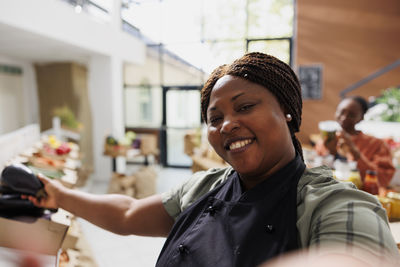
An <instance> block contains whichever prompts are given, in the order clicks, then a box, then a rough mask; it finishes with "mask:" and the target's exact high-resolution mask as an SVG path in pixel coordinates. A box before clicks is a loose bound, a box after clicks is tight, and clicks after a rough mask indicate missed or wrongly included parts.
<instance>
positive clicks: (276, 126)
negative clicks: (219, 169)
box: [207, 75, 295, 178]
mask: <svg viewBox="0 0 400 267" xmlns="http://www.w3.org/2000/svg"><path fill="white" fill-rule="evenodd" d="M207 133H208V140H209V142H210V144H211V145H212V146H213V148H214V149H215V151H216V152H217V153H218V155H220V156H221V157H222V158H223V159H224V160H225V161H226V162H228V163H229V164H230V165H231V166H232V167H233V168H234V169H235V170H236V171H237V172H238V173H239V174H240V175H241V177H242V178H243V177H246V176H247V177H267V176H269V175H270V174H272V173H273V172H275V171H276V170H279V169H280V168H281V167H283V166H284V165H286V164H287V163H288V162H290V161H291V160H293V158H294V155H295V152H294V147H293V143H292V140H291V137H290V132H289V128H288V126H287V121H286V117H285V114H284V112H283V110H282V109H281V107H280V105H279V103H278V101H277V100H276V98H275V96H274V95H273V94H272V93H270V92H269V91H268V90H267V89H266V88H265V87H263V86H261V85H258V84H256V83H252V82H250V81H247V80H245V79H242V78H238V77H234V76H230V75H226V76H223V77H222V78H220V79H219V80H218V81H217V83H216V84H215V86H214V88H213V89H212V91H211V95H210V103H209V106H208V108H207Z"/></svg>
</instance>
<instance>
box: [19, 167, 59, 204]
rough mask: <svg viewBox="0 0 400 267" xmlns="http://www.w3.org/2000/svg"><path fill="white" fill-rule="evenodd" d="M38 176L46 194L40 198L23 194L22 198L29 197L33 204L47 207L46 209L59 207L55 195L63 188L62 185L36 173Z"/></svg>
mask: <svg viewBox="0 0 400 267" xmlns="http://www.w3.org/2000/svg"><path fill="white" fill-rule="evenodd" d="M38 178H39V180H40V181H42V183H43V185H44V190H45V191H46V194H47V196H46V197H42V198H36V197H34V196H27V195H24V196H22V198H24V199H29V201H31V202H32V203H33V204H34V205H35V206H38V207H42V208H48V209H57V208H58V207H59V205H58V203H57V197H58V196H59V195H60V192H62V191H63V190H65V188H64V186H63V185H62V184H61V183H60V182H58V181H55V180H51V179H49V178H47V177H45V176H43V175H42V174H38Z"/></svg>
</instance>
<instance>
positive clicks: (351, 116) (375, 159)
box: [316, 96, 395, 187]
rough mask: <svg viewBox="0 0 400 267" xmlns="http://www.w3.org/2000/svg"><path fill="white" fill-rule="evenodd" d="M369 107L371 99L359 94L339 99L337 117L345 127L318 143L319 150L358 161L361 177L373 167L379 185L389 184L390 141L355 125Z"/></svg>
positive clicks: (391, 167) (391, 174) (391, 171)
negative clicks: (368, 99) (363, 130)
mask: <svg viewBox="0 0 400 267" xmlns="http://www.w3.org/2000/svg"><path fill="white" fill-rule="evenodd" d="M367 110H368V103H367V101H366V100H365V99H364V98H362V97H360V96H349V97H346V98H344V99H343V100H342V101H340V103H339V105H338V106H337V109H336V113H335V118H336V121H337V122H338V123H339V125H340V126H341V128H342V129H341V130H340V131H338V132H337V134H336V138H333V139H326V140H322V141H321V142H319V143H317V144H316V150H317V152H318V154H320V155H327V154H331V155H334V156H335V157H338V158H345V159H347V160H348V161H356V162H357V168H358V170H359V171H360V175H361V178H362V179H364V178H365V174H366V171H367V170H370V171H374V172H376V173H377V176H378V180H379V185H380V186H382V187H387V186H388V185H389V183H390V181H391V179H392V177H393V174H394V172H395V168H394V166H393V163H392V155H391V152H390V149H389V147H388V145H387V144H386V143H385V142H384V141H383V140H381V139H379V138H376V137H373V136H370V135H366V134H364V133H363V132H361V131H357V130H356V129H355V125H356V124H357V123H359V122H360V121H362V120H363V119H364V114H365V113H366V112H367Z"/></svg>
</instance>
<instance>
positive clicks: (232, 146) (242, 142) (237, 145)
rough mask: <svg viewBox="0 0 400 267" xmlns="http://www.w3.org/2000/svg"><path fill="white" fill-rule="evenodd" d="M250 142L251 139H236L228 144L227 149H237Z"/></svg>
mask: <svg viewBox="0 0 400 267" xmlns="http://www.w3.org/2000/svg"><path fill="white" fill-rule="evenodd" d="M250 143H251V139H247V140H240V141H236V142H234V143H232V144H230V145H229V150H233V149H238V148H241V147H244V146H245V145H247V144H250Z"/></svg>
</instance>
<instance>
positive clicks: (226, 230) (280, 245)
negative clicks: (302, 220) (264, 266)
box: [156, 155, 305, 267]
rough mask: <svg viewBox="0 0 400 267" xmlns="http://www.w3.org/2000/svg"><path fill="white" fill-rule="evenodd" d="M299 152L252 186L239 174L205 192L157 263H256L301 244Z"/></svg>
mask: <svg viewBox="0 0 400 267" xmlns="http://www.w3.org/2000/svg"><path fill="white" fill-rule="evenodd" d="M304 169H305V165H304V163H303V162H302V160H301V158H300V156H298V155H297V156H296V158H295V159H294V160H293V161H291V162H290V163H288V164H287V165H286V166H285V167H283V168H282V169H280V170H279V171H278V172H276V173H275V174H273V175H272V176H270V177H269V178H268V179H266V180H265V181H263V182H261V183H260V184H258V185H256V186H255V187H253V188H252V189H250V190H248V191H246V192H244V193H243V192H242V188H241V184H240V178H239V175H238V174H237V173H236V172H234V173H233V174H232V175H230V176H229V177H228V179H227V181H226V182H224V183H223V184H221V185H219V186H218V187H216V188H215V189H213V190H212V191H210V192H208V193H207V194H205V195H204V196H202V197H201V198H200V199H199V200H197V201H196V202H195V203H193V204H192V205H191V206H190V207H188V208H187V209H186V210H185V211H184V212H182V214H181V215H180V216H179V218H178V219H177V221H176V222H175V224H174V226H173V228H172V230H171V232H170V234H169V236H168V238H167V240H166V242H165V244H164V247H163V249H162V251H161V254H160V256H159V258H158V261H157V265H156V266H159V267H160V266H162V267H164V266H173V267H177V266H186V267H187V266H218V267H223V266H227V267H232V266H240V267H243V266H257V265H259V264H260V263H262V262H264V261H266V260H267V259H270V258H272V257H274V256H276V255H279V254H281V253H283V252H287V251H290V250H293V249H296V248H298V242H297V228H296V221H297V212H296V210H297V204H296V197H297V183H298V180H299V179H300V177H301V175H302V174H303V172H304Z"/></svg>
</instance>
